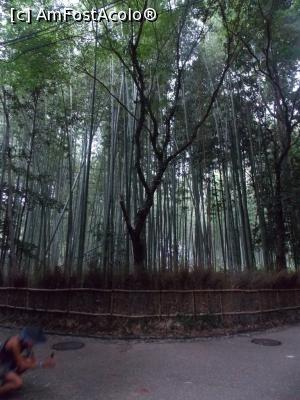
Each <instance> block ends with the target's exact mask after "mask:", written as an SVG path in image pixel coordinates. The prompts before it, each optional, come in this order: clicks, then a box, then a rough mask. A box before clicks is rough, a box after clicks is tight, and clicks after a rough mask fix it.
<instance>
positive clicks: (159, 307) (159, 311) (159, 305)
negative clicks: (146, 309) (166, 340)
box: [158, 290, 161, 319]
mask: <svg viewBox="0 0 300 400" xmlns="http://www.w3.org/2000/svg"><path fill="white" fill-rule="evenodd" d="M158 314H159V319H161V290H160V291H159V304H158Z"/></svg>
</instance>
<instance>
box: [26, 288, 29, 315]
mask: <svg viewBox="0 0 300 400" xmlns="http://www.w3.org/2000/svg"><path fill="white" fill-rule="evenodd" d="M25 308H26V311H28V308H29V290H28V289H26V294H25Z"/></svg>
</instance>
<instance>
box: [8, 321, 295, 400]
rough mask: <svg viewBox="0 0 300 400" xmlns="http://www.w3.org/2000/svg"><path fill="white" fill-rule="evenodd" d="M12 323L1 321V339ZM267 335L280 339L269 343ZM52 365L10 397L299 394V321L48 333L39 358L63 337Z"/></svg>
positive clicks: (237, 398) (210, 399)
mask: <svg viewBox="0 0 300 400" xmlns="http://www.w3.org/2000/svg"><path fill="white" fill-rule="evenodd" d="M12 333H14V331H9V330H8V329H0V340H3V339H5V338H6V337H8V336H9V335H10V334H12ZM253 338H269V339H275V340H278V341H280V342H281V345H279V346H263V345H258V344H254V343H252V342H251V340H252V339H253ZM70 341H72V342H74V341H76V342H78V341H80V342H83V343H84V345H85V346H84V347H83V348H82V349H79V350H68V351H57V352H56V353H55V358H56V362H57V365H56V367H55V368H54V369H51V370H43V369H37V370H32V371H29V372H27V373H26V374H25V375H24V387H23V388H22V389H21V390H20V391H19V392H18V393H16V394H14V395H11V396H9V397H7V398H9V399H11V400H21V399H22V400H136V399H141V400H142V399H145V400H300V350H299V349H300V325H296V326H289V327H283V328H277V329H274V330H268V331H265V332H259V333H251V334H243V335H237V336H232V337H221V338H205V339H204V338H203V339H195V340H165V341H164V340H156V341H150V342H145V341H137V340H135V341H122V340H119V341H118V340H111V341H110V340H101V339H91V338H84V337H67V336H54V335H53V336H49V340H48V342H47V343H46V344H45V345H41V346H37V348H36V355H37V357H38V358H40V359H42V358H43V357H45V356H47V355H49V354H50V353H51V351H52V350H51V347H52V345H53V344H55V343H58V342H70Z"/></svg>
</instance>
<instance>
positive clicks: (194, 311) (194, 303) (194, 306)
mask: <svg viewBox="0 0 300 400" xmlns="http://www.w3.org/2000/svg"><path fill="white" fill-rule="evenodd" d="M193 314H194V319H196V299H195V290H193Z"/></svg>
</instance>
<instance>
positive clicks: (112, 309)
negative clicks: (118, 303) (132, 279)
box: [110, 289, 114, 316]
mask: <svg viewBox="0 0 300 400" xmlns="http://www.w3.org/2000/svg"><path fill="white" fill-rule="evenodd" d="M113 314H114V289H111V292H110V315H111V316H113Z"/></svg>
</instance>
